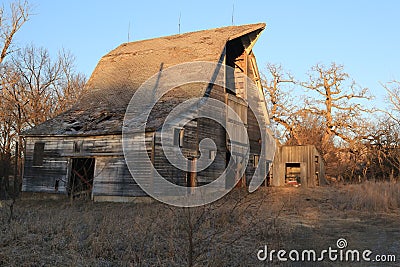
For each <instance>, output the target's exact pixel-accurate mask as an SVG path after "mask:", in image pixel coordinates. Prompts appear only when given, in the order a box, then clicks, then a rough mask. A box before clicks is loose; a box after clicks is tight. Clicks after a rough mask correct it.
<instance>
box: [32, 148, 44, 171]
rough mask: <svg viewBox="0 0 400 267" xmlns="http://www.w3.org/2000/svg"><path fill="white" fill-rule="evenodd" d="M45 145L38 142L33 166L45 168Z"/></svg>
mask: <svg viewBox="0 0 400 267" xmlns="http://www.w3.org/2000/svg"><path fill="white" fill-rule="evenodd" d="M43 154H44V143H42V142H36V143H35V146H34V148H33V166H43Z"/></svg>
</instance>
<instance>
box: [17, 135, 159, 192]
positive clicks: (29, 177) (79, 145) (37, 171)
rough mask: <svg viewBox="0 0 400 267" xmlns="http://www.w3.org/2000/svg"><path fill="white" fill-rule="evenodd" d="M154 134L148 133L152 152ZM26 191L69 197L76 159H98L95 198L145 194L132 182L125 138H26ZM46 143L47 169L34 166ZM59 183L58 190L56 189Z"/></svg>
mask: <svg viewBox="0 0 400 267" xmlns="http://www.w3.org/2000/svg"><path fill="white" fill-rule="evenodd" d="M152 137H153V134H152V133H146V144H147V145H148V147H149V148H150V149H151V142H152ZM25 142H26V151H25V162H24V175H23V184H22V191H24V192H47V193H59V194H66V193H67V191H68V190H67V189H68V179H69V172H70V168H71V162H72V158H81V157H82V158H84V157H93V158H95V174H94V182H93V190H92V194H93V196H100V195H104V196H114V195H118V196H137V195H140V196H142V195H144V193H143V192H142V190H141V189H140V188H139V187H138V186H137V185H136V183H135V182H134V180H133V179H132V177H131V175H130V172H129V170H128V168H127V166H126V163H125V160H124V155H123V151H122V140H121V135H105V136H87V137H81V136H80V137H73V136H64V137H26V138H25ZM36 142H43V143H45V146H44V154H43V166H41V167H35V166H33V153H34V145H35V143H36ZM57 180H58V181H59V187H58V191H56V189H55V183H56V181H57Z"/></svg>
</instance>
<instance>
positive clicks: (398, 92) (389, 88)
mask: <svg viewBox="0 0 400 267" xmlns="http://www.w3.org/2000/svg"><path fill="white" fill-rule="evenodd" d="M382 86H383V87H384V88H385V89H386V92H387V101H388V103H389V108H390V110H389V111H387V110H385V113H386V114H388V115H389V116H390V117H391V118H392V119H393V120H395V121H396V122H397V123H400V82H399V81H396V80H394V81H391V82H388V83H386V84H382Z"/></svg>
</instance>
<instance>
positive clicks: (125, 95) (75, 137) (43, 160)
mask: <svg viewBox="0 0 400 267" xmlns="http://www.w3.org/2000/svg"><path fill="white" fill-rule="evenodd" d="M264 28H265V24H263V23H259V24H250V25H242V26H229V27H223V28H217V29H210V30H203V31H198V32H191V33H185V34H178V35H173V36H167V37H160V38H154V39H148V40H142V41H136V42H130V43H124V44H122V45H120V46H119V47H117V48H116V49H114V50H112V51H111V52H109V53H108V54H106V55H105V56H103V57H102V58H101V60H100V61H99V63H98V65H97V66H96V68H95V70H94V71H93V73H92V75H91V77H90V79H89V80H88V82H87V84H86V87H85V91H84V94H83V96H82V97H81V99H79V100H78V101H77V103H76V104H75V105H74V106H73V107H72V108H71V109H70V110H68V111H66V112H64V113H62V114H60V115H58V116H56V117H54V118H52V119H50V120H48V121H46V122H44V123H42V124H40V125H38V126H36V127H34V128H32V129H30V130H28V131H26V132H25V133H24V134H23V136H22V138H23V140H24V142H25V153H24V172H23V185H22V191H23V192H25V193H29V192H39V193H49V194H58V195H64V196H71V197H74V196H80V195H86V196H90V197H91V199H93V200H95V201H130V200H134V199H136V198H137V197H141V196H146V195H147V194H146V193H145V192H144V191H143V190H142V189H141V188H140V187H139V186H138V185H137V184H136V182H135V181H134V179H132V175H131V173H130V171H129V169H128V167H127V163H126V161H125V157H124V152H123V145H122V126H123V120H124V116H125V113H126V110H127V106H128V104H129V101H130V99H131V98H132V96H133V95H134V94H135V92H136V91H137V90H138V88H139V87H140V86H141V85H142V84H143V83H144V82H145V81H146V80H148V79H149V78H150V77H152V76H153V75H154V74H156V73H158V72H160V71H162V70H163V69H167V68H169V67H171V66H175V65H178V64H181V63H185V62H203V61H206V62H214V63H218V64H224V65H226V66H229V67H230V70H231V71H228V70H226V72H225V76H224V79H225V81H224V82H225V84H226V85H229V86H214V85H213V80H212V77H210V78H209V83H207V84H196V83H192V84H188V85H183V86H178V87H177V88H174V89H173V90H171V91H169V92H168V93H167V94H165V95H163V96H162V97H161V99H160V101H158V103H157V104H156V105H155V106H154V108H153V109H152V111H151V114H150V115H149V117H148V118H149V119H148V121H147V124H146V129H145V130H146V132H145V143H146V149H147V153H148V156H149V158H150V160H151V163H152V164H153V166H155V169H156V170H157V172H159V173H160V174H161V175H162V176H163V177H166V178H167V179H168V180H169V181H170V182H172V183H175V184H177V185H183V186H201V185H204V184H208V183H210V182H212V181H213V180H215V179H216V177H218V176H219V175H220V174H221V173H222V172H223V171H224V169H225V168H226V166H227V163H228V161H229V160H230V159H231V158H233V159H234V160H236V162H238V161H239V158H240V157H242V156H243V155H233V154H232V153H231V148H232V146H233V145H234V144H232V142H230V140H229V138H228V136H227V135H226V131H225V129H224V127H223V126H222V125H221V124H220V123H217V122H215V121H213V120H211V119H208V118H198V119H195V120H191V121H189V122H188V123H186V124H185V125H182V127H181V128H176V129H174V131H173V132H171V138H173V139H174V140H173V141H174V144H176V145H178V146H179V147H180V149H181V151H182V153H183V154H184V156H185V157H186V158H188V159H192V160H196V158H198V157H199V142H200V140H202V139H204V138H211V139H212V140H213V141H214V142H215V145H216V149H215V148H210V149H209V151H208V152H207V154H208V155H209V157H210V158H212V159H213V162H212V164H211V165H210V166H209V167H208V168H206V169H204V170H202V171H199V172H187V171H182V170H180V169H178V168H176V167H175V166H172V165H171V164H169V162H168V159H167V157H166V155H165V154H164V152H163V149H162V146H161V134H160V131H161V130H160V129H161V128H162V126H163V122H164V121H165V119H166V117H167V116H168V114H169V113H170V111H171V110H172V109H173V108H174V107H175V106H177V105H179V104H180V103H183V102H184V101H186V100H188V99H191V98H195V97H207V98H212V99H216V100H219V101H222V102H223V103H225V104H226V105H228V106H230V107H231V108H232V109H233V110H234V111H235V112H236V113H237V114H239V116H240V118H241V120H242V121H243V122H244V123H245V126H246V129H247V135H248V140H249V145H250V151H248V152H246V153H248V154H249V162H248V165H247V168H246V169H245V171H244V174H243V176H242V177H239V180H240V182H241V184H242V185H246V184H247V185H248V184H249V181H250V179H251V177H252V175H253V174H254V172H255V171H256V170H257V166H260V168H259V169H258V171H259V174H260V176H261V177H265V176H266V173H267V169H268V168H269V162H271V161H272V158H271V157H270V158H262V157H261V158H260V154H262V153H261V149H263V146H262V142H261V132H264V131H268V129H267V128H266V125H267V124H269V119H268V113H267V110H266V106H265V100H264V95H263V91H262V87H261V84H260V76H259V71H258V68H257V63H256V59H255V56H254V53H253V50H252V48H253V46H254V44H255V43H256V41H257V38H258V37H259V35H260V34H261V32H262V31H263V30H264ZM232 70H233V71H232ZM246 77H250V79H251V80H252V81H253V82H254V84H255V85H256V86H257V90H256V91H255V92H250V91H248V86H249V84H248V82H247V81H246ZM249 99H253V100H255V102H256V103H258V104H257V105H258V106H257V109H258V111H259V112H260V114H262V120H261V123H260V120H257V118H256V116H255V114H254V112H253V111H252V110H251V109H250V108H249V104H248V102H249ZM221 112H227V111H221ZM226 124H227V126H228V127H233V128H234V127H236V126H235V123H234V122H226ZM267 136H268V138H269V139H268V140H267V141H268V144H264V147H267V148H268V146H275V143H274V141H273V140H272V137H271V136H270V134H268V135H267ZM138 160H140V159H138ZM240 166H241V165H240V164H237V168H240ZM145 171H146V170H143V172H145ZM149 175H150V174H149ZM150 179H151V178H150Z"/></svg>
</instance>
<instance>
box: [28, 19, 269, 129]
mask: <svg viewBox="0 0 400 267" xmlns="http://www.w3.org/2000/svg"><path fill="white" fill-rule="evenodd" d="M264 28H265V24H264V23H258V24H248V25H242V26H229V27H223V28H216V29H210V30H203V31H197V32H190V33H185V34H177V35H172V36H166V37H160V38H154V39H148V40H142V41H136V42H130V43H124V44H122V45H120V46H119V47H117V48H116V49H114V50H112V51H111V52H109V53H108V54H106V55H105V56H103V57H102V58H101V59H100V61H99V63H98V64H97V66H96V68H95V70H94V71H93V73H92V75H91V77H90V79H89V81H88V82H87V84H86V86H85V89H84V92H83V96H82V98H81V99H79V100H78V101H77V103H76V104H75V105H74V106H73V107H72V108H71V109H70V110H68V111H66V112H64V113H62V114H60V115H58V116H56V117H54V118H52V119H50V120H47V121H45V122H44V123H42V124H40V125H38V126H36V127H34V128H32V129H30V130H28V131H26V132H25V133H24V135H25V136H29V135H99V134H116V133H121V130H122V121H123V118H124V114H125V110H126V107H127V105H128V103H129V101H130V99H131V98H132V96H133V94H134V93H135V91H136V90H137V89H138V88H139V87H140V85H141V84H142V83H143V82H145V81H146V80H147V79H148V78H150V77H151V76H153V75H154V74H156V73H157V72H158V71H159V70H160V67H162V68H164V69H165V68H168V67H170V66H173V65H176V64H180V63H184V62H192V61H210V62H218V61H219V60H220V58H221V55H223V51H224V48H225V45H226V43H227V42H228V41H230V40H233V39H236V38H239V37H243V36H246V35H250V34H252V35H254V34H255V35H258V34H259V33H260V32H261V31H262V30H263V29H264ZM243 45H244V46H248V45H249V43H246V44H245V43H243ZM189 88H191V87H189ZM205 89H206V88H205V87H202V88H198V89H197V90H193V88H191V89H190V90H185V89H182V88H176V89H174V90H172V91H170V92H169V96H166V100H167V102H168V101H170V102H171V103H166V101H161V102H162V103H164V105H165V107H166V108H158V109H156V110H158V114H154V112H153V114H152V116H153V118H154V119H155V121H157V123H155V122H150V123H149V125H148V127H147V129H148V130H154V129H157V128H158V127H159V126H161V124H162V122H163V119H162V118H164V117H166V116H167V115H168V110H166V109H172V108H173V107H174V106H176V105H178V104H179V103H180V102H182V101H184V100H186V99H189V98H192V97H201V96H203V95H204V93H205ZM163 98H164V97H163ZM161 100H163V99H161Z"/></svg>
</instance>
